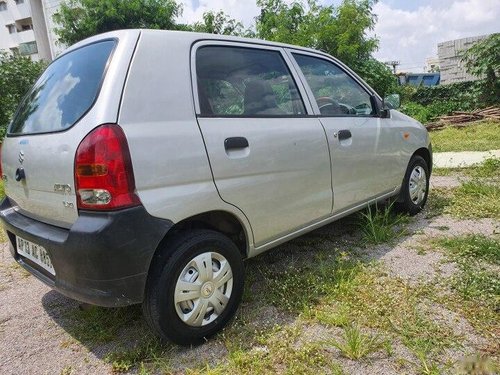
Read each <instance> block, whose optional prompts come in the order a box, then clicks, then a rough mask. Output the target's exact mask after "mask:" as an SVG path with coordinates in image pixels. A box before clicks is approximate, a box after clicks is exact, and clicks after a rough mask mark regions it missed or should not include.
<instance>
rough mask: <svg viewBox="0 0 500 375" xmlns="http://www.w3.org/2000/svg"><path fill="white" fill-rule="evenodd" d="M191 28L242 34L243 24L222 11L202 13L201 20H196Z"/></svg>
mask: <svg viewBox="0 0 500 375" xmlns="http://www.w3.org/2000/svg"><path fill="white" fill-rule="evenodd" d="M191 29H192V30H193V31H196V32H200V33H210V34H220V35H243V34H244V31H243V24H242V23H241V22H237V21H236V20H235V19H233V18H231V17H229V16H228V15H227V14H225V13H224V12H223V11H219V12H217V13H215V12H213V11H208V12H205V13H203V22H196V23H195V24H194V25H193V26H192V27H191Z"/></svg>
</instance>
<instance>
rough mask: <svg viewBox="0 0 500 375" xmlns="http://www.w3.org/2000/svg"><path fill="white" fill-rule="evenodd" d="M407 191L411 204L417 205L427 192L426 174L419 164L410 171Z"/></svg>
mask: <svg viewBox="0 0 500 375" xmlns="http://www.w3.org/2000/svg"><path fill="white" fill-rule="evenodd" d="M409 191H410V199H411V201H412V202H413V204H415V205H419V204H420V203H422V202H423V201H424V199H425V194H426V192H427V175H426V173H425V170H424V168H422V167H421V166H416V167H415V168H413V171H411V174H410V184H409Z"/></svg>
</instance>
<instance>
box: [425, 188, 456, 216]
mask: <svg viewBox="0 0 500 375" xmlns="http://www.w3.org/2000/svg"><path fill="white" fill-rule="evenodd" d="M452 201H453V191H452V190H450V189H444V188H434V189H432V190H430V191H429V199H428V200H427V205H426V207H425V211H424V213H425V217H426V218H427V219H431V218H433V217H436V216H440V215H442V214H443V213H445V211H446V208H447V207H448V206H449V205H451V203H452Z"/></svg>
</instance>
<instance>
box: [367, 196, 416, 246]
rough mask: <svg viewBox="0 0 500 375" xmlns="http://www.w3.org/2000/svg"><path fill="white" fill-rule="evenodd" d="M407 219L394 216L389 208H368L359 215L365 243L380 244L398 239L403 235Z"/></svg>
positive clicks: (401, 216) (402, 216) (398, 215)
mask: <svg viewBox="0 0 500 375" xmlns="http://www.w3.org/2000/svg"><path fill="white" fill-rule="evenodd" d="M407 222H408V217H407V216H404V215H401V214H396V213H394V211H393V210H392V205H391V206H385V207H383V208H380V209H379V208H378V207H371V206H369V207H368V209H367V211H366V212H362V213H361V221H360V224H359V225H360V229H361V233H362V235H363V239H364V241H365V242H366V243H371V244H380V243H383V242H387V241H390V240H392V239H394V238H397V237H400V236H401V235H403V234H404V232H405V228H404V227H402V225H403V224H404V223H407Z"/></svg>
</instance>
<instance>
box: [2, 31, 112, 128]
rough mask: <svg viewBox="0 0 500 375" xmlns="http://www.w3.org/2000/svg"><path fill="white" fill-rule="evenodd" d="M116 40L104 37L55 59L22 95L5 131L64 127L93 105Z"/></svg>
mask: <svg viewBox="0 0 500 375" xmlns="http://www.w3.org/2000/svg"><path fill="white" fill-rule="evenodd" d="M116 43H117V42H116V40H109V39H108V40H104V41H100V42H97V43H93V44H89V45H86V46H83V47H81V48H78V49H76V50H74V51H71V52H69V53H68V54H66V55H63V56H61V57H60V58H58V59H57V60H55V61H54V62H53V63H52V64H50V65H49V67H48V68H47V69H46V70H45V72H44V73H43V74H42V75H41V76H40V78H39V79H38V81H37V82H36V83H35V84H34V86H33V87H32V88H31V90H30V91H29V92H28V94H27V95H26V96H25V97H24V98H23V100H22V101H21V104H20V105H19V108H18V110H17V112H16V115H15V116H14V119H13V120H12V123H11V125H10V127H9V130H8V133H7V134H8V135H11V136H16V135H28V134H42V133H53V132H59V131H64V130H66V129H69V128H70V127H71V126H73V125H74V124H75V123H76V122H77V121H78V120H79V119H80V118H82V116H83V115H85V113H87V112H88V111H89V110H90V108H92V106H93V104H94V102H95V100H96V99H97V96H98V95H99V91H100V89H101V84H102V81H103V79H104V76H105V74H106V67H107V65H108V61H109V60H110V56H111V55H112V52H113V50H114V48H115V45H116Z"/></svg>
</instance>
